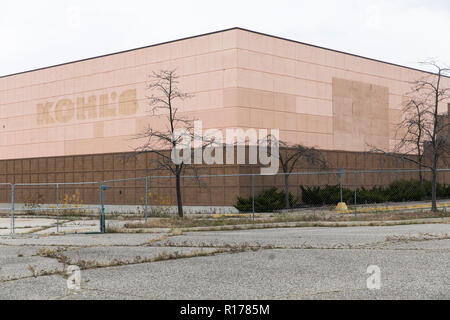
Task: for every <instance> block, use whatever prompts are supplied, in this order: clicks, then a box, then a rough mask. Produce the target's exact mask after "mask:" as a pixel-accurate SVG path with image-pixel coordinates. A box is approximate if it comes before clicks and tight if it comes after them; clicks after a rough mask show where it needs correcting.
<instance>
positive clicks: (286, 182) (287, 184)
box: [284, 175, 291, 209]
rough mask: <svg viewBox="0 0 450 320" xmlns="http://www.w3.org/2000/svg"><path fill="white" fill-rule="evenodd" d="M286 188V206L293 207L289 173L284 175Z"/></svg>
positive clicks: (287, 207)
mask: <svg viewBox="0 0 450 320" xmlns="http://www.w3.org/2000/svg"><path fill="white" fill-rule="evenodd" d="M284 190H285V191H286V194H285V195H284V201H285V207H286V209H290V208H291V203H290V201H289V175H285V176H284Z"/></svg>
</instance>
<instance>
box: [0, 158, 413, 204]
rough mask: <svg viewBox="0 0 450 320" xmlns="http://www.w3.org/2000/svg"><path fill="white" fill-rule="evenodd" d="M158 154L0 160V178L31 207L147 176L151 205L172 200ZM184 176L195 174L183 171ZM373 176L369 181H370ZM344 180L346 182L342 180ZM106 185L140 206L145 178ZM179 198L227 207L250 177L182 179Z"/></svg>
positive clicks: (305, 180)
mask: <svg viewBox="0 0 450 320" xmlns="http://www.w3.org/2000/svg"><path fill="white" fill-rule="evenodd" d="M322 152H323V155H324V157H325V159H326V160H327V162H328V167H327V168H326V170H327V171H333V170H336V169H337V168H343V169H348V170H372V169H417V166H416V165H415V164H414V163H412V162H408V161H402V160H400V159H397V158H393V157H387V156H384V155H381V154H373V153H358V152H346V151H322ZM156 157H157V155H155V154H152V153H140V154H135V153H114V154H98V155H81V156H65V157H47V158H34V159H15V160H1V161H0V183H11V184H34V185H17V186H16V187H15V202H17V203H25V204H28V205H30V206H39V204H41V203H56V201H58V202H59V203H60V204H62V205H64V204H67V205H69V204H80V205H82V204H96V203H99V199H100V192H99V184H91V185H82V184H76V183H86V182H99V183H101V182H102V181H106V180H119V179H134V178H138V177H146V176H148V177H150V178H149V179H148V181H147V186H148V188H147V191H148V192H147V193H148V202H149V203H150V204H151V205H158V206H162V207H164V206H171V205H175V203H176V192H175V179H174V178H173V177H172V178H162V177H160V176H169V172H168V171H164V170H158V169H157V158H156ZM294 171H302V172H303V171H319V170H318V169H317V168H315V167H314V166H311V165H308V164H307V163H302V162H299V163H298V164H297V166H296V168H295V169H294ZM259 172H260V169H259V167H258V166H251V165H212V166H206V165H205V166H199V167H198V168H197V170H196V173H195V174H196V175H199V176H204V175H237V174H250V173H259ZM185 175H188V176H191V175H194V172H193V171H190V172H189V171H187V172H186V173H185ZM371 179H372V180H373V181H370V180H371ZM347 180H348V181H347ZM347 180H346V181H345V183H346V184H348V185H352V181H353V177H347ZM46 183H61V184H63V183H75V184H74V185H59V186H58V192H56V186H55V185H48V186H46V185H36V184H46ZM337 183H338V180H337V177H336V175H311V176H296V177H291V178H290V182H289V185H290V186H291V185H292V186H293V187H292V188H290V191H291V192H293V193H294V195H295V194H296V193H297V195H298V192H299V191H298V190H297V189H299V188H298V186H299V185H300V184H302V185H308V186H316V185H326V184H331V185H332V184H337ZM379 183H380V182H379V180H377V178H376V175H372V176H370V177H369V176H367V178H366V179H365V181H364V185H365V186H371V185H375V184H379ZM106 184H107V185H108V186H109V187H110V189H108V190H106V191H105V193H104V201H105V203H106V204H111V205H142V204H144V203H145V196H146V195H145V190H146V189H145V179H141V180H135V181H133V180H132V181H124V182H108V183H106ZM182 185H183V188H182V195H183V202H184V204H185V205H189V206H231V205H233V204H234V203H235V202H236V199H237V196H241V197H247V196H250V195H251V177H249V176H241V177H238V176H231V177H213V178H200V179H195V178H187V177H186V178H183V182H182ZM272 186H277V187H280V188H284V177H283V176H274V177H271V176H266V177H255V193H256V194H257V193H259V192H261V191H262V190H264V189H267V188H268V187H272ZM10 201H11V190H10V187H9V186H5V185H4V186H0V202H3V203H7V202H10Z"/></svg>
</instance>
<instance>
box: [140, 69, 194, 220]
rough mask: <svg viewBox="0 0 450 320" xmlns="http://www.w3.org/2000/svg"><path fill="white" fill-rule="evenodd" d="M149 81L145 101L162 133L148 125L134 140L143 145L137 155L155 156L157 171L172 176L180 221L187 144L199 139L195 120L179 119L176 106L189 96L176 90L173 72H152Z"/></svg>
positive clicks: (187, 159) (181, 117) (188, 156)
mask: <svg viewBox="0 0 450 320" xmlns="http://www.w3.org/2000/svg"><path fill="white" fill-rule="evenodd" d="M150 78H151V82H150V84H149V85H148V87H147V89H148V90H149V91H150V96H148V97H147V98H148V101H149V106H150V108H151V110H150V112H151V115H152V116H153V117H154V119H157V120H159V121H158V122H159V126H163V127H164V129H161V130H160V129H157V128H155V123H154V124H153V127H152V126H151V125H150V126H148V127H147V128H146V129H145V130H144V131H143V132H142V133H139V134H138V135H137V139H142V140H143V141H144V143H143V144H142V145H141V146H140V147H138V148H137V149H136V151H138V152H150V153H155V154H157V155H158V159H157V163H158V168H160V169H166V170H168V171H169V172H170V173H171V174H173V175H174V176H175V179H176V194H177V206H178V216H179V217H183V203H182V197H181V176H182V174H183V171H184V170H185V168H186V167H188V166H190V164H191V159H192V153H193V151H191V149H190V145H189V146H188V148H186V147H187V146H186V141H188V142H190V141H192V139H195V138H198V137H196V136H195V132H194V120H193V119H188V118H186V117H184V116H182V115H180V114H179V113H178V111H179V110H178V108H177V107H176V104H177V102H180V101H183V100H185V99H187V98H190V97H191V96H190V95H188V94H186V93H183V92H181V91H180V90H179V88H178V80H177V79H178V76H177V74H176V72H175V70H161V71H159V72H153V74H152V75H151V76H150ZM162 124H164V125H162ZM159 126H158V127H159ZM186 150H189V151H186ZM186 152H189V154H187V153H186Z"/></svg>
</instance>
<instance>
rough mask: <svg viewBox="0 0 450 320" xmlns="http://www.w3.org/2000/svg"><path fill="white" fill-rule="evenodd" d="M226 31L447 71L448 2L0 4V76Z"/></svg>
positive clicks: (46, 0)
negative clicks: (431, 62)
mask: <svg viewBox="0 0 450 320" xmlns="http://www.w3.org/2000/svg"><path fill="white" fill-rule="evenodd" d="M230 27H243V28H247V29H251V30H255V31H259V32H264V33H268V34H272V35H276V36H280V37H285V38H290V39H293V40H298V41H302V42H307V43H311V44H315V45H319V46H324V47H328V48H332V49H336V50H341V51H346V52H349V53H354V54H359V55H363V56H367V57H370V58H375V59H380V60H385V61H388V62H393V63H398V64H402V65H407V66H412V67H418V64H417V62H418V61H420V60H424V59H427V58H435V59H438V60H440V61H441V62H444V63H446V64H450V40H449V33H450V1H449V0H389V1H388V0H313V1H311V0H307V1H303V0H292V1H290V0H276V1H275V0H272V1H269V0H258V1H248V0H226V1H223V0H222V1H216V0H188V1H186V0H172V1H171V0H162V1H153V0H147V1H138V0H127V1H112V0H109V1H106V0H89V1H85V0H78V1H77V0H68V1H57V0H54V1H50V0H39V1H31V0H29V1H24V0H2V1H1V2H0V39H1V44H2V45H1V50H0V76H1V75H6V74H11V73H16V72H21V71H25V70H30V69H35V68H39V67H45V66H49V65H54V64H59V63H64V62H69V61H72V60H78V59H83V58H89V57H93V56H97V55H102V54H107V53H113V52H117V51H121V50H126V49H131V48H136V47H141V46H145V45H150V44H154V43H158V42H164V41H169V40H174V39H178V38H182V37H187V36H193V35H197V34H201V33H207V32H211V31H217V30H220V29H225V28H230Z"/></svg>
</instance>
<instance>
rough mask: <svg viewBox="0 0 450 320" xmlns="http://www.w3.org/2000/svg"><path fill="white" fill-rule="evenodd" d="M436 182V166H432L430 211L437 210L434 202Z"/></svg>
mask: <svg viewBox="0 0 450 320" xmlns="http://www.w3.org/2000/svg"><path fill="white" fill-rule="evenodd" d="M436 182H437V171H436V168H433V172H432V184H431V211H433V212H436V211H437V204H436Z"/></svg>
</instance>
